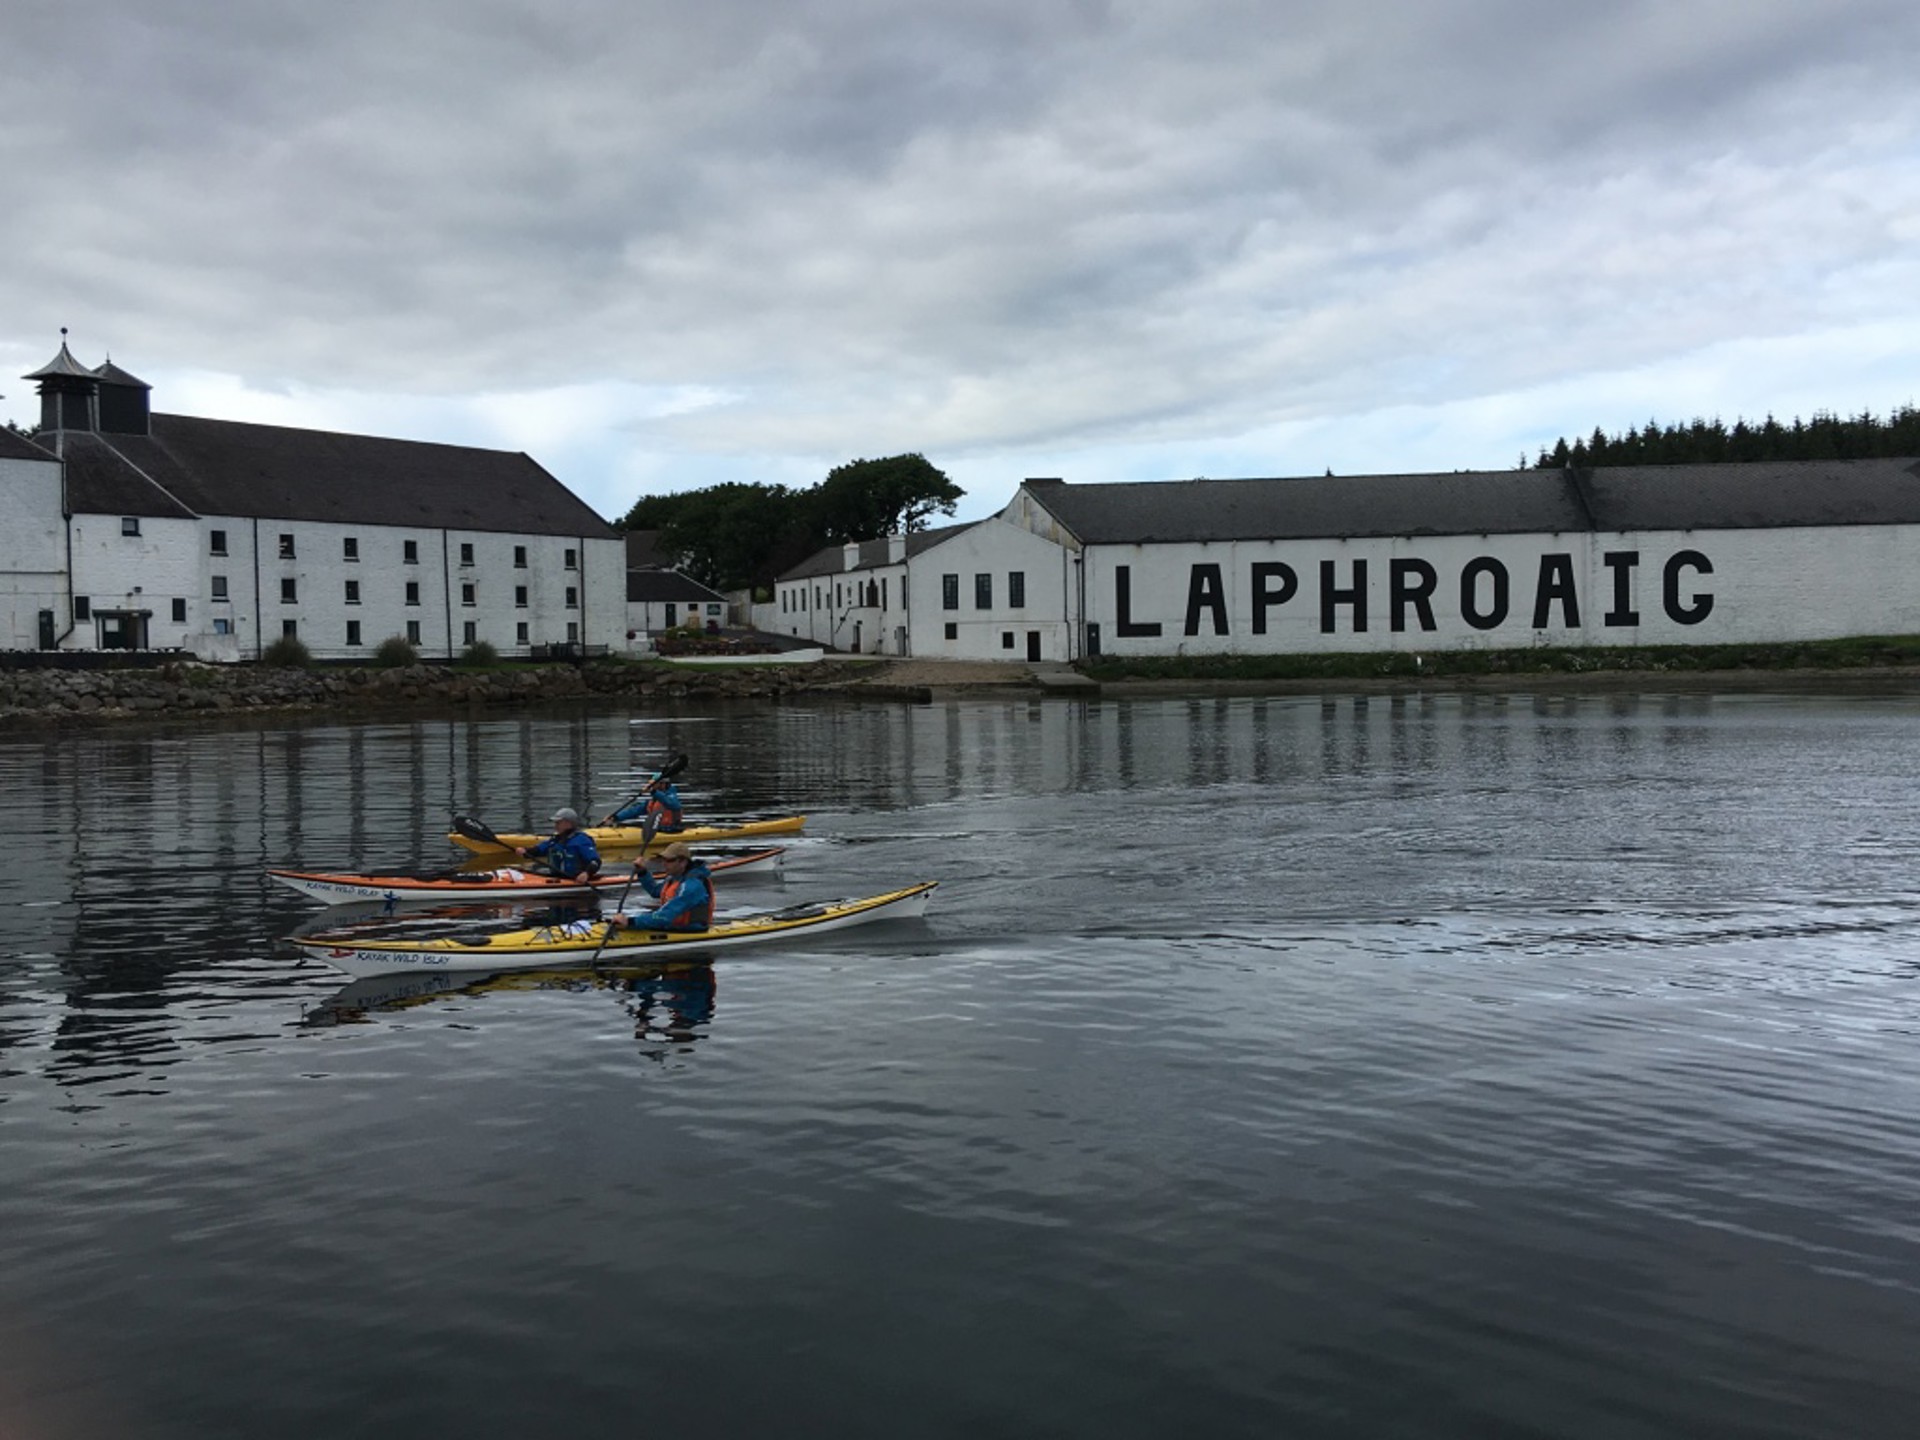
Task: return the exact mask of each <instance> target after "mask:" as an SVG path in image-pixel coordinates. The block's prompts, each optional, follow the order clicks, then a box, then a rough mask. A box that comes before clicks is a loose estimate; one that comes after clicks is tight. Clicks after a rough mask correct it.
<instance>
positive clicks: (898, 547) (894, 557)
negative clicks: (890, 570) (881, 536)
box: [887, 531, 907, 565]
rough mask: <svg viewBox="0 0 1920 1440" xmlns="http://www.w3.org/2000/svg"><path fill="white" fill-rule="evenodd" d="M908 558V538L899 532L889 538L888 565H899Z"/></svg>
mask: <svg viewBox="0 0 1920 1440" xmlns="http://www.w3.org/2000/svg"><path fill="white" fill-rule="evenodd" d="M906 558H907V537H906V536H905V535H903V534H901V533H900V532H899V531H895V532H894V533H893V534H891V535H889V536H887V563H888V564H889V565H898V564H899V563H900V562H901V561H902V560H905V559H906Z"/></svg>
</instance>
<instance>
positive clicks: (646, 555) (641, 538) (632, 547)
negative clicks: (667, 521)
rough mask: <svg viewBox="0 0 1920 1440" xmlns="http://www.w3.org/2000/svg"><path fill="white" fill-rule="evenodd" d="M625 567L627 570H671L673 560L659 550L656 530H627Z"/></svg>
mask: <svg viewBox="0 0 1920 1440" xmlns="http://www.w3.org/2000/svg"><path fill="white" fill-rule="evenodd" d="M627 568H628V569H629V570H671V569H672V568H673V561H672V559H671V558H670V557H668V556H666V555H663V554H662V553H661V552H660V532H659V531H658V530H629V531H627Z"/></svg>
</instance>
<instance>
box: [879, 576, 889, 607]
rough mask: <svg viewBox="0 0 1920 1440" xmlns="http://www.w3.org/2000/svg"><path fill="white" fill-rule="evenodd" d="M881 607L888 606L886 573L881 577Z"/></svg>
mask: <svg viewBox="0 0 1920 1440" xmlns="http://www.w3.org/2000/svg"><path fill="white" fill-rule="evenodd" d="M880 608H881V609H882V610H884V609H886V608H887V577H886V576H884V575H882V576H881V577H880Z"/></svg>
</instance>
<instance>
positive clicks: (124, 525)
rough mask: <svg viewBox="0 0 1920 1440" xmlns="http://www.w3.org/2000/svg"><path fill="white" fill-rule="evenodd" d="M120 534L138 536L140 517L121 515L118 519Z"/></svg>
mask: <svg viewBox="0 0 1920 1440" xmlns="http://www.w3.org/2000/svg"><path fill="white" fill-rule="evenodd" d="M120 533H121V534H122V535H138V534H139V533H140V517H139V516H138V515H122V516H121V517H120Z"/></svg>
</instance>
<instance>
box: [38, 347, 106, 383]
mask: <svg viewBox="0 0 1920 1440" xmlns="http://www.w3.org/2000/svg"><path fill="white" fill-rule="evenodd" d="M56 376H62V377H67V378H71V379H80V380H95V379H98V378H99V377H98V376H97V375H95V374H94V372H93V371H91V370H89V369H88V368H87V367H86V366H84V365H82V364H81V363H80V362H79V361H78V360H76V359H74V358H73V352H72V351H71V350H69V349H67V342H66V341H64V340H62V341H61V342H60V353H59V354H58V355H56V356H54V357H53V359H51V360H49V361H48V362H47V363H46V364H44V365H42V366H41V367H40V368H39V369H38V370H36V371H34V372H33V373H32V374H31V375H22V376H21V377H20V378H21V379H22V380H50V379H53V378H55V377H56Z"/></svg>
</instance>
